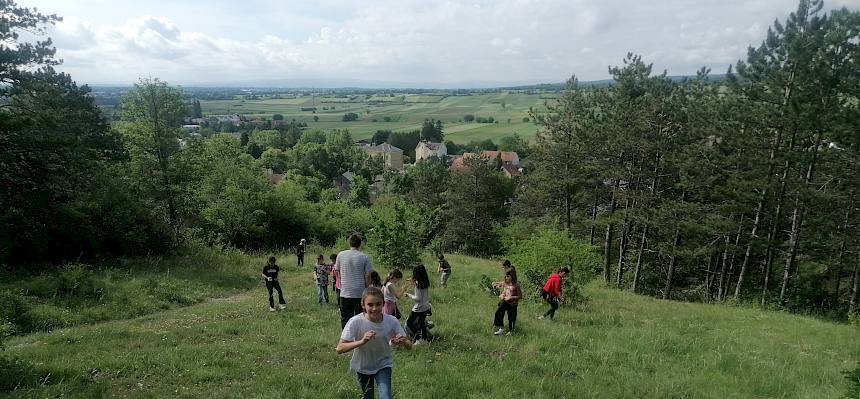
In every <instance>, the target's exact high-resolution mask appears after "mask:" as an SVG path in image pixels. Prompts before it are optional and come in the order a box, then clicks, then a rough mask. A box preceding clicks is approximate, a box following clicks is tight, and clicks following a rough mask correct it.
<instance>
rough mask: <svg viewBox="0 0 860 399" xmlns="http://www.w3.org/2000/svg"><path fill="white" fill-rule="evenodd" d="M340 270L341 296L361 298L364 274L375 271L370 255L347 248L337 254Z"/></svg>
mask: <svg viewBox="0 0 860 399" xmlns="http://www.w3.org/2000/svg"><path fill="white" fill-rule="evenodd" d="M335 263H337V267H338V268H339V270H340V297H341V298H361V294H362V293H363V292H364V275H365V274H367V273H370V272H371V271H373V269H372V268H371V266H370V257H368V256H367V254H365V253H364V252H361V251H359V250H356V249H347V250H346V251H340V253H339V254H337V261H336V262H335Z"/></svg>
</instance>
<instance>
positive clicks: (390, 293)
mask: <svg viewBox="0 0 860 399" xmlns="http://www.w3.org/2000/svg"><path fill="white" fill-rule="evenodd" d="M401 278H403V273H401V272H400V269H394V270H392V271H391V272H390V273H388V277H386V278H385V283H384V284H383V286H382V296H383V298H384V299H385V306H383V308H382V312H383V313H385V314H387V315H391V316H394V317H395V318H396V319H397V320H400V309H398V308H397V300H398V299H400V297H402V296H403V292H402V291H397V286H396V285H395V284H397V282H398V281H400V279H401Z"/></svg>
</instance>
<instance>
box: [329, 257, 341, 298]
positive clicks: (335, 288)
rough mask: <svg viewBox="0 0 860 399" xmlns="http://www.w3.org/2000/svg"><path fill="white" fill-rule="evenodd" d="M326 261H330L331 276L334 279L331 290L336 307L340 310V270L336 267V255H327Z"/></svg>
mask: <svg viewBox="0 0 860 399" xmlns="http://www.w3.org/2000/svg"><path fill="white" fill-rule="evenodd" d="M328 259H329V261H331V275H332V276H333V277H334V278H333V279H332V280H333V281H332V286H331V289H332V290H333V291H334V295H335V298H336V299H337V307H338V308H340V269H339V268H338V267H337V254H331V255H329V257H328Z"/></svg>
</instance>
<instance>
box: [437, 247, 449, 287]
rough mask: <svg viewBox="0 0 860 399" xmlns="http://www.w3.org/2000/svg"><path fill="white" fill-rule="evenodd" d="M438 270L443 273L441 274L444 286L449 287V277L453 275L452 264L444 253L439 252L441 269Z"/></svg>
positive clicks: (440, 280) (440, 277)
mask: <svg viewBox="0 0 860 399" xmlns="http://www.w3.org/2000/svg"><path fill="white" fill-rule="evenodd" d="M436 272H437V273H442V274H441V275H440V276H439V282H440V283H441V285H442V288H448V278H449V277H451V264H450V263H448V261H447V260H445V255H443V254H439V269H438V270H436Z"/></svg>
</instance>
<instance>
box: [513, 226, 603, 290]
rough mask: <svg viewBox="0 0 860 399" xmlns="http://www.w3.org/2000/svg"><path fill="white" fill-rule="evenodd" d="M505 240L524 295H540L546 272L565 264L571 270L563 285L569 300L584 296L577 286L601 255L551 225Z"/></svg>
mask: <svg viewBox="0 0 860 399" xmlns="http://www.w3.org/2000/svg"><path fill="white" fill-rule="evenodd" d="M506 242H507V243H508V246H509V247H508V249H507V253H508V258H509V259H510V260H511V262H512V263H513V265H514V267H515V268H516V269H517V273H518V277H519V280H520V284H521V285H522V286H523V292H524V294H525V295H526V296H529V295H534V296H537V295H539V294H540V292H541V290H542V289H543V284H544V282H545V281H546V279H547V276H549V274H550V273H553V272H556V271H558V269H560V268H561V267H563V266H567V267H569V268H570V270H571V273H570V274H569V275H568V276H567V278H566V279H565V280H566V283H565V285H564V295H565V297H567V299H568V303H572V304H578V303H581V302H582V301H584V300H585V298H584V297H583V296H582V295H581V293H580V292H579V290H578V287H579V286H581V285H582V284H584V283H585V282H588V281H589V280H591V279H593V278H594V276H595V275H596V270H598V268H599V267H600V255H599V254H598V253H597V250H596V248H595V247H593V246H591V245H588V244H585V243H583V242H580V241H578V240H574V239H571V238H570V237H568V235H567V233H566V232H563V231H558V230H553V229H542V230H538V231H537V232H535V233H533V234H532V235H531V236H530V237H529V238H527V239H524V240H523V239H520V240H510V239H507V240H506Z"/></svg>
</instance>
